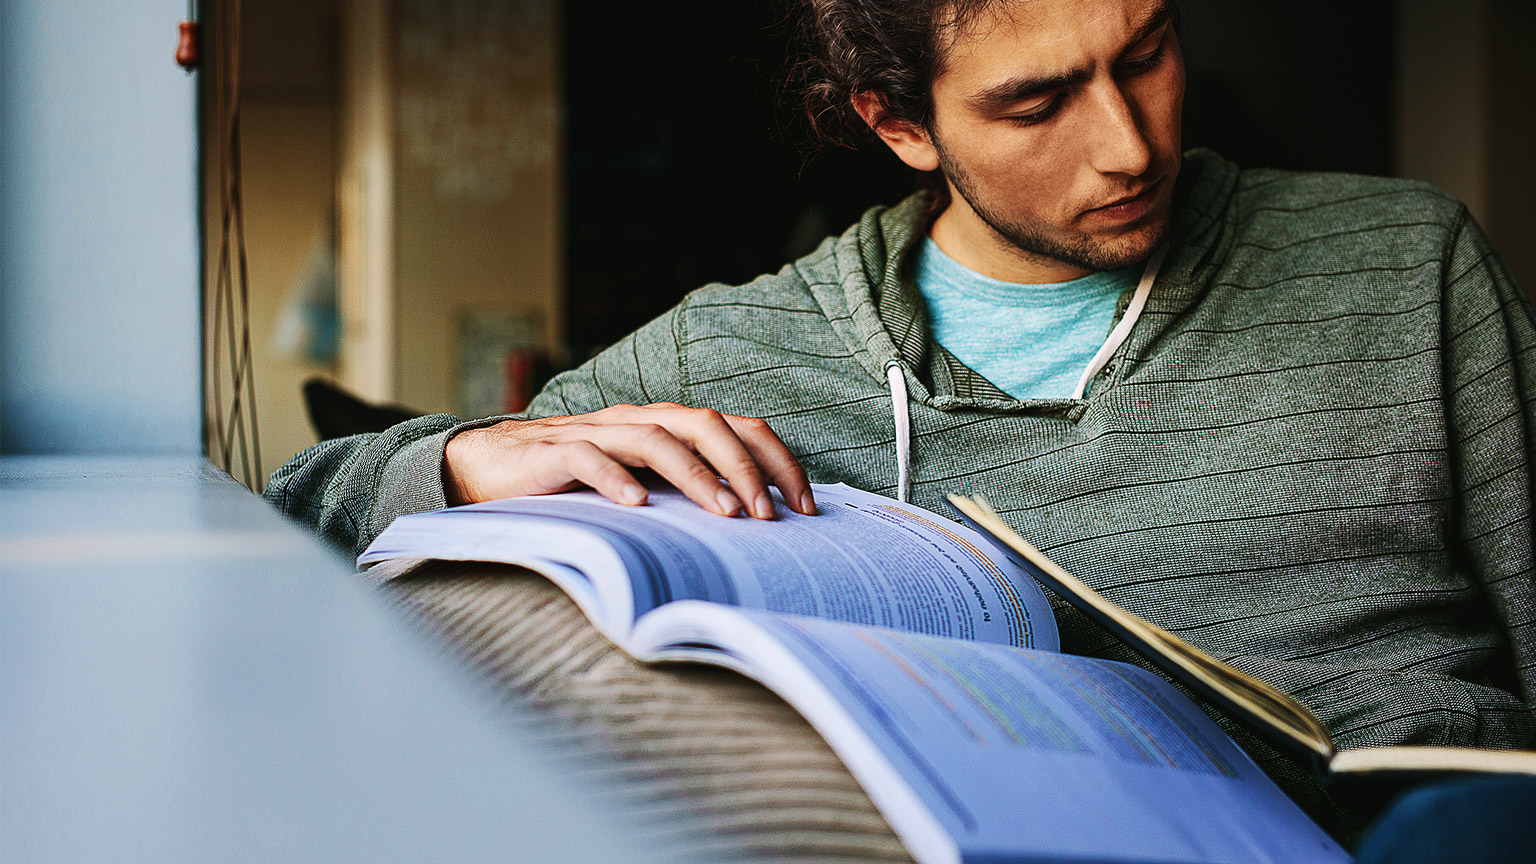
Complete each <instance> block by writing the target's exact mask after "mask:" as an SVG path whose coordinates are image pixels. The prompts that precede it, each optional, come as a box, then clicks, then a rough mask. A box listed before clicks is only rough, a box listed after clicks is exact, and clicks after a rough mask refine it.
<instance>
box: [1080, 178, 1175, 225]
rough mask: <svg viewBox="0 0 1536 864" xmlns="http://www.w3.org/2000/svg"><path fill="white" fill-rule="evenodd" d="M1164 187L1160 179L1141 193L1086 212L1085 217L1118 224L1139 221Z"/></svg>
mask: <svg viewBox="0 0 1536 864" xmlns="http://www.w3.org/2000/svg"><path fill="white" fill-rule="evenodd" d="M1162 185H1163V178H1161V177H1159V178H1158V179H1157V180H1156V181H1155V182H1153V183H1151V184H1148V185H1147V186H1146V187H1144V188H1143V189H1142V190H1141V191H1140V192H1137V193H1135V194H1132V195H1127V196H1125V197H1124V198H1120V199H1118V200H1115V201H1111V202H1110V203H1108V204H1105V205H1103V206H1101V207H1095V208H1093V209H1092V210H1087V211H1084V213H1083V215H1084V216H1096V217H1103V218H1107V219H1110V220H1112V221H1116V222H1126V221H1130V220H1132V219H1139V218H1141V217H1142V216H1143V215H1144V214H1145V213H1146V212H1147V210H1149V209H1150V208H1151V206H1152V202H1153V200H1155V199H1156V198H1157V192H1158V190H1159V189H1161V188H1162Z"/></svg>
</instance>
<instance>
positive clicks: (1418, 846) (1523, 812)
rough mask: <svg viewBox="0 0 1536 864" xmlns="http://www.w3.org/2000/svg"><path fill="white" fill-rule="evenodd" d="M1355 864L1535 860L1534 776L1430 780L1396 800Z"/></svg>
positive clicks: (1485, 863) (1372, 831)
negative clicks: (1435, 781)
mask: <svg viewBox="0 0 1536 864" xmlns="http://www.w3.org/2000/svg"><path fill="white" fill-rule="evenodd" d="M1355 861H1356V864H1450V862H1456V864H1461V862H1478V864H1506V862H1507V864H1516V862H1519V864H1528V862H1531V861H1536V777H1515V776H1496V777H1484V778H1476V779H1463V780H1453V781H1445V782H1439V783H1431V784H1429V785H1426V786H1421V787H1419V788H1417V789H1414V790H1413V791H1411V792H1408V793H1407V794H1405V795H1404V796H1403V797H1402V798H1400V799H1398V800H1397V802H1395V803H1394V804H1393V805H1392V806H1391V807H1390V808H1388V810H1387V811H1386V813H1384V814H1383V815H1382V817H1381V818H1380V819H1378V820H1377V821H1376V823H1375V824H1374V825H1373V826H1372V827H1371V829H1370V831H1369V832H1368V833H1367V834H1366V835H1365V839H1364V840H1363V841H1362V842H1361V844H1360V849H1359V854H1358V855H1357V857H1356V859H1355Z"/></svg>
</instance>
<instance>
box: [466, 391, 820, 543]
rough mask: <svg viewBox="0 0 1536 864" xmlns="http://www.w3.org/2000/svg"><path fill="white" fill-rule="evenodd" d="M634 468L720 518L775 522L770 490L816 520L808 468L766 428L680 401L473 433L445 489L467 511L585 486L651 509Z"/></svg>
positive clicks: (619, 407)
mask: <svg viewBox="0 0 1536 864" xmlns="http://www.w3.org/2000/svg"><path fill="white" fill-rule="evenodd" d="M626 466H628V467H626ZM632 467H644V468H649V469H652V470H654V471H655V472H656V473H657V474H659V475H661V477H662V478H663V479H665V480H666V481H668V482H669V483H671V484H672V485H674V486H676V487H677V488H678V489H679V490H681V491H682V492H683V493H684V494H685V495H687V496H688V498H689V499H690V500H692V501H693V502H694V503H696V504H698V505H699V506H700V507H703V508H704V509H706V510H709V511H710V512H713V513H717V514H720V515H722V516H735V515H738V514H740V513H742V512H746V513H748V514H750V515H752V516H754V517H756V518H759V519H771V518H773V516H774V508H773V500H772V498H771V497H770V495H769V492H768V486H769V484H770V483H771V484H773V485H775V486H777V487H778V488H779V490H780V492H781V493H782V494H783V496H784V499H785V501H786V503H788V504H789V506H790V508H791V509H793V510H796V511H798V512H800V513H805V514H807V515H810V514H814V513H815V512H816V505H815V501H814V500H813V499H812V497H811V487H810V483H809V481H808V479H807V477H806V473H805V470H804V469H803V468H802V467H801V466H800V464H799V462H798V461H796V459H795V457H794V455H793V454H791V453H790V451H789V448H788V447H785V446H784V443H783V442H782V441H780V440H779V437H778V436H777V435H775V434H774V432H773V430H772V429H771V428H770V427H769V426H768V424H767V423H766V422H764V421H762V420H758V419H754V418H748V417H737V416H735V415H730V414H720V413H719V412H716V411H709V410H700V409H693V408H687V407H684V406H682V405H678V404H676V403H659V404H656V405H650V406H643V407H642V406H635V405H615V406H612V407H609V408H605V409H602V410H600V411H596V412H593V413H590V414H583V415H576V416H571V417H551V418H545V419H543V420H519V421H504V422H502V423H499V424H496V425H494V426H490V427H485V428H481V429H473V430H467V431H465V432H462V433H460V434H459V435H456V436H454V437H453V438H451V439H449V441H448V445H447V450H446V452H445V453H444V468H443V476H444V489H445V495H446V497H448V499H449V501H450V503H465V502H467V501H470V500H477V501H478V500H489V499H491V498H500V497H512V496H517V495H539V494H547V493H551V492H561V491H565V490H567V489H572V488H578V487H580V486H583V485H585V486H589V487H591V488H592V489H594V490H596V491H597V492H599V493H600V494H602V495H603V496H604V497H605V498H608V499H610V500H612V501H616V502H618V503H621V504H643V503H645V501H646V499H647V495H646V491H645V487H643V486H641V485H640V484H639V483H638V482H636V480H635V477H634V475H633V474H632V473H631V472H630V470H629V468H632ZM722 477H723V478H724V479H725V480H726V482H727V483H729V488H727V486H726V485H725V484H722V483H721V482H720V480H721V478H722Z"/></svg>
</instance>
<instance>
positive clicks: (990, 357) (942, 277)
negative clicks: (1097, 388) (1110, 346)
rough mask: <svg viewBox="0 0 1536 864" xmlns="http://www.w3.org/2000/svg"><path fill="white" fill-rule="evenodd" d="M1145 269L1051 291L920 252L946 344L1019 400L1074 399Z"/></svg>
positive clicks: (919, 271)
mask: <svg viewBox="0 0 1536 864" xmlns="http://www.w3.org/2000/svg"><path fill="white" fill-rule="evenodd" d="M1140 270H1141V268H1140V265H1136V266H1131V267H1127V268H1125V269H1123V270H1110V271H1106V272H1103V273H1092V274H1089V275H1087V276H1084V277H1083V278H1081V279H1074V280H1072V281H1071V282H1054V283H1047V284H1043V285H1033V284H1024V283H1017V282H1004V281H1002V280H1001V279H993V278H992V277H990V276H985V275H983V274H981V273H977V272H976V271H975V270H972V269H970V268H969V267H966V266H965V265H963V264H961V263H959V262H958V261H956V260H955V259H953V258H951V257H949V256H948V255H946V254H945V253H944V250H942V249H940V248H939V245H938V244H937V243H935V242H933V239H932V238H928V239H926V240H924V241H923V246H922V249H920V250H919V251H918V257H917V264H916V276H917V287H918V290H919V291H921V292H922V295H923V300H924V301H926V303H927V305H928V320H929V326H931V327H932V328H933V336H934V339H935V340H936V341H938V343H939V344H940V345H943V346H944V347H945V348H947V349H949V353H951V354H953V355H955V357H956V359H958V360H959V361H960V362H961V363H964V364H965V365H967V366H969V367H971V368H972V369H974V370H976V371H977V372H978V373H980V374H981V375H982V377H984V378H986V379H987V380H988V381H991V382H992V383H993V384H996V385H997V386H998V388H999V389H1001V390H1002V391H1003V392H1005V393H1007V394H1009V395H1011V396H1013V397H1014V398H1016V399H1070V398H1072V394H1073V393H1074V392H1075V391H1076V390H1077V381H1078V379H1079V378H1081V377H1082V374H1083V370H1084V369H1086V368H1087V367H1088V361H1090V360H1092V359H1093V355H1094V354H1095V353H1097V352H1098V350H1099V346H1101V345H1103V344H1104V339H1105V338H1106V337H1107V336H1108V335H1109V329H1110V325H1111V324H1112V323H1113V322H1114V320H1115V305H1116V303H1118V302H1119V300H1120V295H1121V294H1123V293H1125V292H1126V291H1127V290H1129V289H1131V288H1134V287H1135V286H1136V280H1137V278H1138V277H1139V276H1140Z"/></svg>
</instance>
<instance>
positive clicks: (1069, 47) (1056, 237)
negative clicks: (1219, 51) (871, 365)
mask: <svg viewBox="0 0 1536 864" xmlns="http://www.w3.org/2000/svg"><path fill="white" fill-rule="evenodd" d="M950 39H951V41H950V44H949V47H948V50H947V51H946V52H945V55H944V63H943V66H942V69H941V71H940V74H939V75H938V77H937V79H936V80H935V81H934V84H933V103H934V121H933V123H932V125H931V127H930V128H927V129H923V130H919V132H918V137H919V138H922V139H925V140H926V142H927V143H928V144H929V145H930V146H931V148H932V159H933V160H934V161H936V162H937V164H938V167H939V168H940V169H941V170H942V172H943V174H944V176H945V178H946V179H947V180H948V182H949V187H950V193H951V204H950V206H949V207H948V208H947V209H946V210H945V212H944V213H943V214H942V215H941V216H940V217H939V222H938V223H936V224H935V227H934V231H935V235H934V236H935V237H936V238H937V239H939V241H940V244H941V245H945V241H946V235H948V239H949V240H950V245H959V246H961V247H962V251H963V248H964V247H970V246H975V245H978V244H980V245H983V246H985V245H990V246H991V247H992V250H991V253H990V257H991V258H992V259H994V260H997V259H999V258H1001V259H1003V260H1006V259H1008V258H1012V259H1015V260H1017V262H1018V264H1019V265H1020V267H1021V268H1022V271H1023V272H1026V273H1028V272H1034V273H1035V274H1036V275H1037V276H1040V277H1046V278H1054V277H1058V276H1066V277H1067V278H1070V277H1071V276H1072V275H1074V274H1075V273H1077V272H1080V271H1082V270H1111V269H1117V268H1120V267H1125V266H1128V265H1130V264H1133V263H1136V262H1138V261H1141V260H1143V259H1145V258H1146V257H1147V256H1148V255H1149V254H1150V253H1151V252H1152V250H1153V249H1154V248H1155V247H1156V246H1157V245H1158V244H1159V243H1161V242H1162V240H1163V238H1164V236H1165V235H1166V233H1167V229H1168V223H1169V220H1170V212H1171V201H1172V193H1173V183H1174V179H1175V177H1176V176H1177V174H1178V170H1179V161H1180V155H1179V154H1180V128H1179V127H1180V116H1181V112H1182V109H1183V101H1184V64H1183V56H1182V55H1181V54H1180V51H1179V44H1178V38H1177V36H1176V34H1175V33H1174V32H1173V29H1172V26H1171V24H1170V21H1169V6H1168V3H1167V0H1009V2H999V3H996V4H994V5H993V6H992V7H991V8H990V9H988V10H987V11H986V12H984V13H983V14H982V15H981V16H980V17H979V18H978V19H977V20H975V21H973V22H971V23H970V24H969V25H968V26H966V27H965V28H964V29H963V30H961V31H960V32H957V33H952V34H950ZM893 146H894V145H893ZM900 152H901V151H900V150H899V149H898V153H900ZM903 158H905V156H904V157H903ZM908 161H909V162H910V161H911V160H908ZM973 251H974V250H973ZM973 257H974V256H973ZM984 257H986V256H984ZM989 269H998V268H996V267H993V268H989ZM1004 269H1013V270H1015V272H1019V270H1018V269H1017V268H1004ZM994 275H998V274H994ZM1032 281H1046V279H1045V278H1041V279H1036V280H1032Z"/></svg>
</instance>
